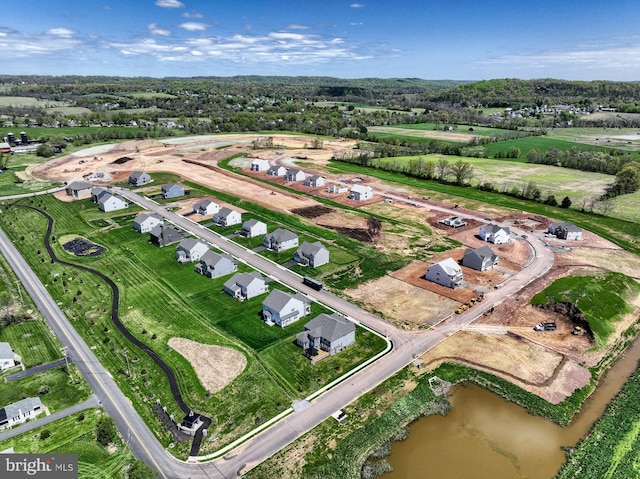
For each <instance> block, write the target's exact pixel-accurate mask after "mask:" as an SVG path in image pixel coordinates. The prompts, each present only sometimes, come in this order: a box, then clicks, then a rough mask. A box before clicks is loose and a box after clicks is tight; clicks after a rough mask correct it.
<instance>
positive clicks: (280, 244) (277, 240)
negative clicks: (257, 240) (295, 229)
mask: <svg viewBox="0 0 640 479" xmlns="http://www.w3.org/2000/svg"><path fill="white" fill-rule="evenodd" d="M262 245H263V246H264V247H265V248H269V249H270V250H273V251H275V252H276V253H279V252H280V251H285V250H288V249H291V248H295V247H296V246H298V237H297V236H296V235H295V234H294V233H292V232H291V231H289V230H285V229H283V228H278V229H276V230H275V231H272V232H271V233H269V234H267V235H265V237H264V241H263V242H262Z"/></svg>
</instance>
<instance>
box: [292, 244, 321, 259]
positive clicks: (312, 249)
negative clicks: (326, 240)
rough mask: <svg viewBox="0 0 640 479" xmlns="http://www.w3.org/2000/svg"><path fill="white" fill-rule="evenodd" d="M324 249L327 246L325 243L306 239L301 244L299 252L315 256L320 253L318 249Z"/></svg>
mask: <svg viewBox="0 0 640 479" xmlns="http://www.w3.org/2000/svg"><path fill="white" fill-rule="evenodd" d="M323 249H324V250H326V249H327V248H325V247H324V245H323V244H322V243H320V241H316V242H315V243H309V242H308V241H305V242H303V243H302V244H301V245H300V247H299V248H298V251H297V253H299V254H302V255H304V256H307V257H311V258H313V257H314V256H315V255H317V254H318V251H321V250H323Z"/></svg>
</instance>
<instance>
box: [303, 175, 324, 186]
mask: <svg viewBox="0 0 640 479" xmlns="http://www.w3.org/2000/svg"><path fill="white" fill-rule="evenodd" d="M324 185H325V180H324V177H323V176H320V175H311V176H308V177H307V178H305V180H304V186H311V187H312V188H316V187H318V186H324Z"/></svg>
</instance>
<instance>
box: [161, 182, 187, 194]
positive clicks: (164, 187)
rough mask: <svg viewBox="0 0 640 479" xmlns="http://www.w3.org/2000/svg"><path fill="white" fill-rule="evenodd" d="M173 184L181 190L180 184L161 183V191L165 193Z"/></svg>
mask: <svg viewBox="0 0 640 479" xmlns="http://www.w3.org/2000/svg"><path fill="white" fill-rule="evenodd" d="M174 186H175V187H178V188H180V189H181V190H182V189H183V188H182V186H180V185H176V184H175V183H167V184H166V185H162V192H163V193H166V192H167V191H169V190H170V189H171V188H173V187H174Z"/></svg>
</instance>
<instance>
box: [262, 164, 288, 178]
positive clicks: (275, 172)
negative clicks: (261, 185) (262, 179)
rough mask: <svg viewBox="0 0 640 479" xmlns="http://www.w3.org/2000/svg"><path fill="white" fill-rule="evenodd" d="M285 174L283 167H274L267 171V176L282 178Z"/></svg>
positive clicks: (285, 170)
mask: <svg viewBox="0 0 640 479" xmlns="http://www.w3.org/2000/svg"><path fill="white" fill-rule="evenodd" d="M286 174H287V169H286V168H285V167H284V166H279V165H274V166H272V167H270V168H269V169H268V170H267V175H271V176H284V175H286Z"/></svg>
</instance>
